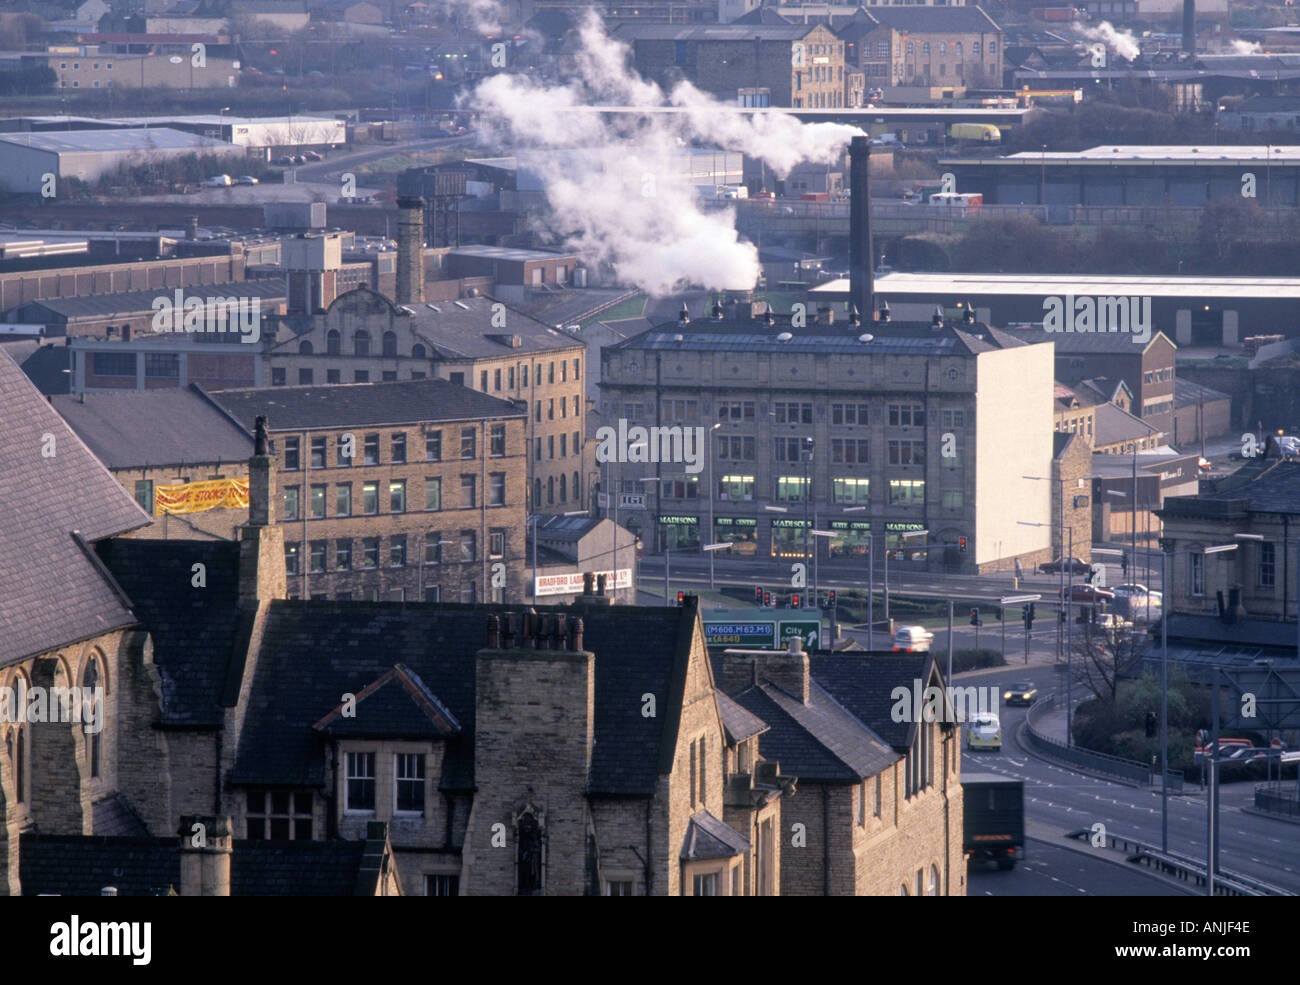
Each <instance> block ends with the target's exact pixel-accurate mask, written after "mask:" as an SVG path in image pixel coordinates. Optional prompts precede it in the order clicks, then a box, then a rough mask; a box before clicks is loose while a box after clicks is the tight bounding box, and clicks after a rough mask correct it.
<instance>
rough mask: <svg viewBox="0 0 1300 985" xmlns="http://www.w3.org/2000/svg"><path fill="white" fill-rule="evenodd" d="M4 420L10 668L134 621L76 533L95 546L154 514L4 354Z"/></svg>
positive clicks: (0, 540)
mask: <svg viewBox="0 0 1300 985" xmlns="http://www.w3.org/2000/svg"><path fill="white" fill-rule="evenodd" d="M0 421H3V422H4V426H3V427H0V503H3V504H4V510H3V518H0V627H3V632H0V666H3V665H4V664H6V663H9V662H10V661H13V660H18V659H21V658H22V657H27V656H32V655H35V654H38V653H44V652H46V651H48V650H53V649H57V648H58V647H60V646H62V645H64V644H67V643H72V642H75V641H77V640H84V639H88V638H90V637H92V636H98V635H100V634H101V633H106V632H108V631H109V630H113V629H118V628H121V627H124V626H129V625H131V624H132V623H134V622H135V617H134V616H132V614H131V612H130V610H129V609H128V607H127V605H126V603H125V600H123V599H122V598H121V597H120V595H119V594H118V592H117V590H116V589H115V587H114V586H113V584H112V582H111V580H110V579H108V578H106V577H105V575H104V573H103V572H102V571H101V570H100V569H99V567H98V564H97V562H96V560H95V559H94V558H93V557H92V556H90V555H89V554H88V553H87V552H86V551H85V550H83V548H82V546H80V545H79V544H78V542H77V541H76V540H75V539H74V538H73V531H79V532H80V536H81V537H82V538H83V539H84V541H85V542H88V543H93V542H95V541H97V540H102V539H103V538H105V537H110V536H113V535H115V534H120V533H123V532H125V531H128V530H134V529H136V528H138V527H143V526H145V525H146V524H148V523H149V522H150V517H149V516H148V514H146V513H145V512H144V511H143V510H141V509H140V507H139V506H137V505H136V502H135V500H134V499H132V498H131V496H130V495H129V494H128V493H127V492H126V490H124V489H123V488H122V486H121V485H120V484H119V483H118V482H117V480H116V479H114V478H113V476H112V475H110V474H109V472H108V471H107V470H106V469H105V468H104V466H103V465H102V464H100V462H99V461H98V460H97V459H96V458H95V456H94V455H92V454H91V452H90V450H89V449H88V448H87V447H86V446H85V445H84V444H82V442H81V440H80V439H79V438H78V437H77V436H76V435H75V434H74V433H73V431H72V430H71V429H70V428H69V427H68V425H67V424H66V423H64V421H63V418H61V417H59V415H58V413H57V412H56V411H55V410H54V408H53V407H51V406H50V405H49V404H48V403H47V402H46V401H45V398H44V397H42V396H41V394H40V393H39V392H38V391H37V389H36V388H35V387H34V386H32V384H31V381H30V380H28V379H27V376H26V375H25V374H24V373H23V371H22V370H21V369H19V368H18V366H17V365H16V364H15V363H14V362H13V360H12V359H10V358H9V357H8V356H7V355H3V354H0ZM47 435H48V436H49V437H48V438H47V437H45V436H47ZM50 440H52V441H53V444H52V445H51V444H50V443H49V442H50ZM47 448H50V449H52V450H53V454H51V455H49V456H48V457H46V456H45V455H43V454H42V451H43V450H44V449H47Z"/></svg>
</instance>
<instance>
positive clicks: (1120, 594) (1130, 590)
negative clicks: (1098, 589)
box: [1111, 584, 1164, 609]
mask: <svg viewBox="0 0 1300 985" xmlns="http://www.w3.org/2000/svg"><path fill="white" fill-rule="evenodd" d="M1111 591H1113V592H1114V593H1115V597H1116V598H1128V599H1132V600H1133V603H1134V604H1135V605H1145V604H1146V601H1147V596H1148V595H1149V596H1150V597H1151V607H1152V608H1153V609H1154V608H1155V607H1156V606H1158V605H1160V603H1161V602H1163V601H1164V595H1163V594H1162V593H1160V592H1157V591H1153V590H1152V589H1150V588H1147V587H1146V585H1138V584H1129V585H1116V586H1115V587H1114V588H1112V589H1111Z"/></svg>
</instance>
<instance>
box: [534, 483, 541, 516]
mask: <svg viewBox="0 0 1300 985" xmlns="http://www.w3.org/2000/svg"><path fill="white" fill-rule="evenodd" d="M541 505H542V480H541V479H534V480H533V509H537V507H539V506H541Z"/></svg>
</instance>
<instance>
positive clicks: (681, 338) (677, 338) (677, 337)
mask: <svg viewBox="0 0 1300 985" xmlns="http://www.w3.org/2000/svg"><path fill="white" fill-rule="evenodd" d="M685 340H686V336H685V335H674V336H673V341H674V342H684V341H685Z"/></svg>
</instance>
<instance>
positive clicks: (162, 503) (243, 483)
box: [153, 479, 248, 516]
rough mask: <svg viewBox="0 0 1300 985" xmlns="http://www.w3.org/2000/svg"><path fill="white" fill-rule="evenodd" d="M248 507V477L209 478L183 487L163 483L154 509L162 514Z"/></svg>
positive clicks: (158, 490)
mask: <svg viewBox="0 0 1300 985" xmlns="http://www.w3.org/2000/svg"><path fill="white" fill-rule="evenodd" d="M247 508H248V480H247V479H208V480H205V481H203V482H187V483H185V484H184V485H181V486H159V487H158V489H157V491H156V493H155V494H154V507H153V512H154V515H155V516H162V515H163V514H164V513H202V512H203V511H204V510H239V509H247Z"/></svg>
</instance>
